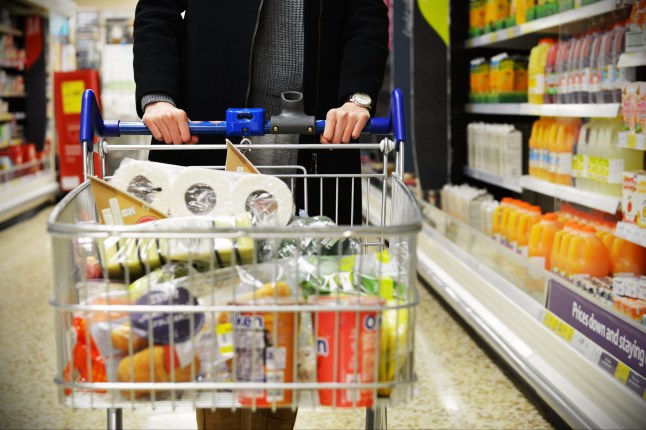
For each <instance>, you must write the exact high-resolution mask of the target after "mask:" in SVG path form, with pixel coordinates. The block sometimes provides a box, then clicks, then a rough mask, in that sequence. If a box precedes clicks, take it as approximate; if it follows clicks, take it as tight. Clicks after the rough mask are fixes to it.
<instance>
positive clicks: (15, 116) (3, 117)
mask: <svg viewBox="0 0 646 430" xmlns="http://www.w3.org/2000/svg"><path fill="white" fill-rule="evenodd" d="M23 119H25V113H24V112H13V113H11V112H8V113H0V122H2V121H4V122H6V121H13V120H16V121H20V120H23Z"/></svg>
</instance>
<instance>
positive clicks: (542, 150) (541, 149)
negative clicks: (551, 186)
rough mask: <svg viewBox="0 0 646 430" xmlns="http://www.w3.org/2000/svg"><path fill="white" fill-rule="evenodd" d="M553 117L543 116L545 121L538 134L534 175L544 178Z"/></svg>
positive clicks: (553, 122)
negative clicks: (536, 164)
mask: <svg viewBox="0 0 646 430" xmlns="http://www.w3.org/2000/svg"><path fill="white" fill-rule="evenodd" d="M555 122H556V120H555V119H554V118H545V123H544V124H543V127H542V129H541V132H540V133H539V135H538V142H537V145H538V170H537V175H536V177H538V178H540V179H546V178H547V176H548V174H547V172H548V170H549V141H550V137H549V136H550V131H551V130H552V126H553V125H554V124H555Z"/></svg>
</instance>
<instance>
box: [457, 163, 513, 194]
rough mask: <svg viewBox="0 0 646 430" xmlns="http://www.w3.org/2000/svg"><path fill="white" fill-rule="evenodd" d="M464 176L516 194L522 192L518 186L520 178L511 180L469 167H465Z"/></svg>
mask: <svg viewBox="0 0 646 430" xmlns="http://www.w3.org/2000/svg"><path fill="white" fill-rule="evenodd" d="M464 174H465V175H467V176H469V177H471V178H473V179H477V180H479V181H482V182H486V183H488V184H491V185H495V186H497V187H501V188H504V189H507V190H509V191H514V192H516V193H520V192H522V188H521V187H520V185H519V184H518V180H519V179H520V178H509V177H505V176H498V175H493V174H491V173H487V172H482V171H480V170H477V169H472V168H471V167H468V166H464Z"/></svg>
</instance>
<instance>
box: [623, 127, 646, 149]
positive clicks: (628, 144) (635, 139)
mask: <svg viewBox="0 0 646 430" xmlns="http://www.w3.org/2000/svg"><path fill="white" fill-rule="evenodd" d="M617 145H619V146H620V147H621V148H630V149H639V150H642V151H646V135H644V134H635V133H629V132H627V131H622V132H620V133H619V140H618V142H617Z"/></svg>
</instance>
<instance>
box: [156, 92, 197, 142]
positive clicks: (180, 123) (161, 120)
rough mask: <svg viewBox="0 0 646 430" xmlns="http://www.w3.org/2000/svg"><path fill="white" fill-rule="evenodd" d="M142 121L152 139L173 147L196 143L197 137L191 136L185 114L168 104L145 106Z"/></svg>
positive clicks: (160, 103)
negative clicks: (173, 145) (171, 144)
mask: <svg viewBox="0 0 646 430" xmlns="http://www.w3.org/2000/svg"><path fill="white" fill-rule="evenodd" d="M143 121H144V124H145V125H146V127H148V129H149V130H150V132H151V133H152V134H153V137H154V138H155V139H157V140H159V141H162V142H166V143H173V144H175V145H181V144H182V143H197V141H198V137H197V136H191V132H190V130H189V128H188V117H187V116H186V112H184V111H183V110H182V109H178V108H176V107H175V106H173V105H172V104H170V103H168V102H153V103H150V104H147V105H146V108H145V110H144V116H143Z"/></svg>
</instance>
